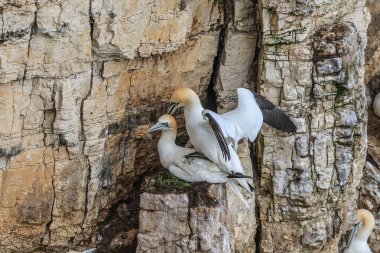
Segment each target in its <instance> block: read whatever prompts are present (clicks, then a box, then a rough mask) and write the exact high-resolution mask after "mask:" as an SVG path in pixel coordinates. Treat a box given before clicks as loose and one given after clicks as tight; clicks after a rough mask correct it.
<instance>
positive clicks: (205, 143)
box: [168, 88, 254, 191]
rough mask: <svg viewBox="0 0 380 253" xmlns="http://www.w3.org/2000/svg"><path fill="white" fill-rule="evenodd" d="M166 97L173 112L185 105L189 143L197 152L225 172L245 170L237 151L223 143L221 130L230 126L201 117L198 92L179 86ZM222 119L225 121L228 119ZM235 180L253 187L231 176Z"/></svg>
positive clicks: (241, 184)
mask: <svg viewBox="0 0 380 253" xmlns="http://www.w3.org/2000/svg"><path fill="white" fill-rule="evenodd" d="M170 101H171V102H173V103H174V104H173V105H171V106H170V107H169V110H168V111H169V113H173V112H174V111H175V110H176V109H177V108H178V107H181V106H183V107H184V108H185V110H184V112H185V121H186V131H187V133H188V135H189V137H190V142H191V144H192V145H193V146H194V147H195V149H196V150H197V151H198V152H200V153H202V154H203V155H205V156H206V157H207V158H208V159H210V160H211V161H212V162H213V163H215V164H217V165H218V166H219V167H220V168H221V169H222V170H223V171H225V172H226V173H231V174H236V173H238V174H245V172H244V169H243V167H242V166H241V163H240V159H239V157H238V155H237V154H236V152H235V150H234V149H233V147H232V145H229V144H228V143H227V141H226V138H225V135H224V134H223V133H224V132H226V131H228V130H230V129H226V126H227V124H225V125H223V124H218V123H216V121H215V120H214V118H212V117H206V119H205V118H203V116H202V112H203V111H204V108H203V107H202V105H201V102H200V100H199V97H198V95H197V94H196V93H195V92H194V91H193V90H191V89H188V88H179V89H177V90H176V91H175V92H174V93H173V95H172V97H171V99H170ZM206 116H208V114H207V115H206ZM226 122H228V123H229V121H228V120H226ZM231 124H232V123H231ZM232 125H233V124H232ZM229 127H231V125H230V126H229ZM234 128H235V127H234ZM235 130H236V131H237V132H240V131H242V130H241V129H238V127H236V128H235ZM230 132H231V131H230ZM235 181H238V183H239V185H240V186H242V187H243V188H244V189H246V190H247V191H253V190H254V188H253V187H252V186H251V185H250V184H248V182H247V181H246V180H245V179H235Z"/></svg>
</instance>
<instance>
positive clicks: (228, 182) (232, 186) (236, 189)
mask: <svg viewBox="0 0 380 253" xmlns="http://www.w3.org/2000/svg"><path fill="white" fill-rule="evenodd" d="M227 184H228V185H229V186H230V187H231V190H232V191H233V192H234V193H235V194H236V196H237V197H238V198H239V199H240V200H241V201H242V202H243V204H244V206H245V207H246V208H248V209H249V210H251V208H250V207H249V205H248V203H247V201H246V200H245V199H244V197H243V195H242V194H241V192H240V191H239V189H238V187H237V186H236V184H235V182H233V181H232V180H228V181H227Z"/></svg>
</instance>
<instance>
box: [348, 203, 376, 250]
mask: <svg viewBox="0 0 380 253" xmlns="http://www.w3.org/2000/svg"><path fill="white" fill-rule="evenodd" d="M357 217H358V221H357V223H356V224H355V226H354V228H353V229H352V232H351V235H350V238H349V241H348V246H347V248H346V249H345V251H344V253H372V251H371V249H370V248H369V246H368V243H367V240H368V237H369V236H370V234H371V232H372V230H373V228H374V227H375V218H374V217H373V215H372V213H371V212H370V211H368V210H366V209H359V210H358V211H357Z"/></svg>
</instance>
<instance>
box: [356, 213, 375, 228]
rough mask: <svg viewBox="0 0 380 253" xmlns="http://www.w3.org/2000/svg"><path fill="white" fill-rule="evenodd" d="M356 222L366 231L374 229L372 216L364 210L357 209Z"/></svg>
mask: <svg viewBox="0 0 380 253" xmlns="http://www.w3.org/2000/svg"><path fill="white" fill-rule="evenodd" d="M357 216H358V222H359V223H361V224H362V227H365V228H367V229H368V230H371V231H372V230H373V228H374V227H375V217H373V214H372V213H371V212H370V211H368V210H366V209H359V210H358V211H357Z"/></svg>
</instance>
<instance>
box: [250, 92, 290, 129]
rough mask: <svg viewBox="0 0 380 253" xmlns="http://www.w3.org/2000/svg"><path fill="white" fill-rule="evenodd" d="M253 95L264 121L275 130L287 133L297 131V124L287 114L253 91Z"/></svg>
mask: <svg viewBox="0 0 380 253" xmlns="http://www.w3.org/2000/svg"><path fill="white" fill-rule="evenodd" d="M253 95H254V96H255V99H256V103H257V105H258V106H259V108H260V110H261V111H262V113H263V117H264V122H265V123H267V124H268V125H269V126H271V127H273V128H275V129H277V130H280V131H283V132H286V133H289V134H294V133H296V132H297V126H296V125H295V124H294V123H293V121H292V120H291V119H290V118H289V117H288V115H286V114H285V113H284V112H283V111H281V110H280V108H278V107H277V106H275V105H274V104H273V103H272V102H271V101H269V100H268V99H266V98H265V97H264V96H262V95H260V94H257V93H255V92H253Z"/></svg>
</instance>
